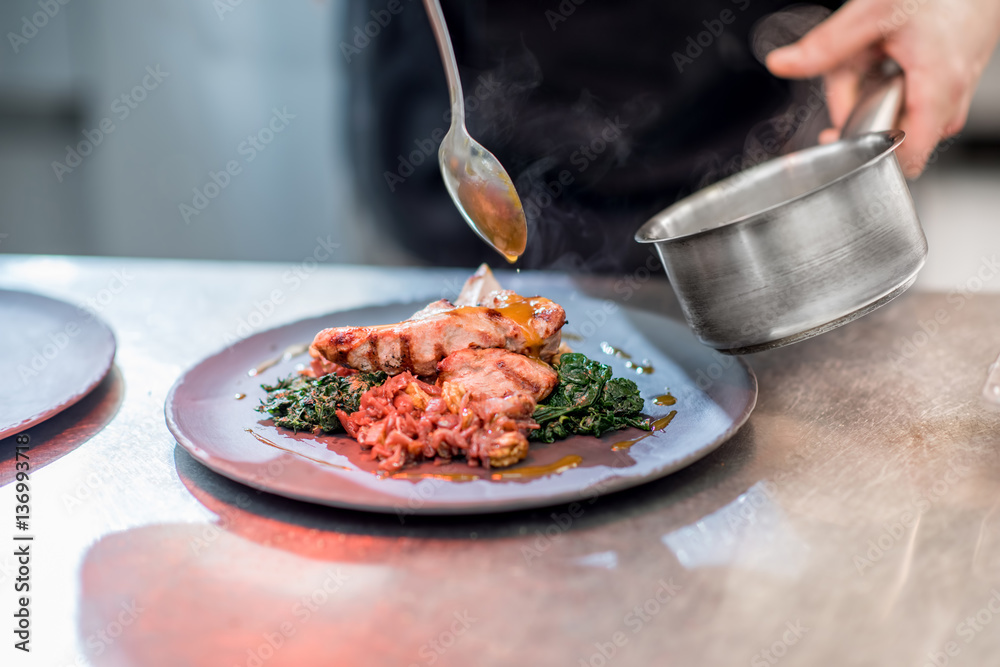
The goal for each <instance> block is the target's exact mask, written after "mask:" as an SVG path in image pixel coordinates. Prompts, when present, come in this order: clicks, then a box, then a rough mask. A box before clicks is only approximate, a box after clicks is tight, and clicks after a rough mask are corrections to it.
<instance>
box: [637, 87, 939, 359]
mask: <svg viewBox="0 0 1000 667" xmlns="http://www.w3.org/2000/svg"><path fill="white" fill-rule="evenodd" d="M902 99H903V75H902V74H901V73H900V72H899V71H898V69H896V71H895V72H888V73H885V74H883V75H882V78H881V79H879V80H878V81H876V82H875V84H874V85H871V86H869V89H868V90H867V91H866V92H865V93H864V94H863V96H862V98H861V102H860V103H859V104H858V106H857V108H856V109H855V110H854V113H852V115H851V118H850V119H849V120H848V122H847V124H846V125H845V127H844V131H843V132H842V136H841V139H840V140H839V141H837V142H834V143H832V144H827V145H824V146H816V147H813V148H808V149H805V150H801V151H797V152H795V153H791V154H789V155H785V156H783V157H780V158H777V159H774V160H771V161H769V162H765V163H763V164H759V165H756V166H754V167H752V168H750V169H748V170H746V171H743V172H741V173H738V174H736V175H734V176H731V177H729V178H727V179H725V180H722V181H720V182H718V183H715V184H714V185H711V186H709V187H707V188H705V189H703V190H701V191H699V192H697V193H695V194H694V195H692V196H690V197H687V198H686V199H683V200H681V201H679V202H677V203H676V204H674V205H672V206H670V207H669V208H667V209H665V210H663V211H661V212H660V213H658V214H657V215H656V216H654V217H653V218H652V219H651V220H649V221H648V222H647V223H646V224H645V225H643V227H642V228H641V229H640V230H639V231H638V232H637V233H636V237H635V238H636V240H637V241H638V242H640V243H652V244H654V245H655V247H656V250H657V252H658V253H659V255H660V259H661V260H662V261H663V266H664V268H665V269H666V272H667V275H668V276H669V278H670V282H671V284H672V286H673V288H674V291H675V292H676V293H677V297H678V299H679V300H680V304H681V307H682V309H683V311H684V315H685V317H686V318H687V321H688V323H689V324H690V325H691V327H692V328H693V329H694V332H695V334H696V335H697V336H698V338H699V339H700V340H701V341H702V342H703V343H705V344H706V345H709V346H711V347H714V348H716V349H718V350H720V351H722V352H726V353H729V354H746V353H750V352H758V351H761V350H766V349H769V348H773V347H779V346H781V345H787V344H789V343H794V342H797V341H800V340H804V339H806V338H810V337H812V336H815V335H817V334H820V333H823V332H825V331H829V330H830V329H833V328H836V327H838V326H840V325H842V324H845V323H847V322H850V321H851V320H853V319H856V318H858V317H861V316H862V315H864V314H866V313H868V312H870V311H872V310H874V309H875V308H878V307H879V306H881V305H883V304H885V303H886V302H888V301H890V300H891V299H893V298H894V297H896V296H898V295H899V294H901V293H902V292H903V291H904V290H906V289H907V288H908V287H909V286H910V285H911V284H913V281H914V280H915V279H916V277H917V272H918V271H919V270H920V268H921V267H922V266H923V264H924V259H925V258H926V256H927V241H926V239H925V238H924V233H923V230H922V229H921V227H920V222H919V220H917V214H916V211H915V210H914V207H913V200H912V199H911V197H910V192H909V190H908V188H907V185H906V179H905V178H904V177H903V173H902V170H901V169H900V166H899V162H898V160H897V159H896V155H895V153H894V151H895V149H896V147H897V146H899V144H900V143H901V142H902V141H903V133H902V132H901V131H898V130H891V129H889V128H891V127H892V126H893V125H895V122H896V120H897V118H898V115H899V109H900V106H901V103H902ZM874 130H887V131H877V132H876V131H874Z"/></svg>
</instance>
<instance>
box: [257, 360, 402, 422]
mask: <svg viewBox="0 0 1000 667" xmlns="http://www.w3.org/2000/svg"><path fill="white" fill-rule="evenodd" d="M387 377H388V376H387V375H386V374H385V373H382V372H377V373H358V374H357V375H352V376H350V377H340V376H337V375H332V374H331V375H324V376H323V377H319V378H314V377H309V376H305V375H297V374H296V375H290V376H288V377H286V378H284V379H282V380H278V382H277V383H276V384H274V385H266V384H262V385H261V387H262V388H263V389H264V391H266V392H267V398H265V399H263V400H262V401H261V402H260V405H259V406H257V411H258V412H266V413H268V414H270V415H271V419H273V420H274V423H275V425H276V426H280V427H282V428H287V429H291V430H293V431H316V432H319V431H325V432H327V433H333V432H335V431H340V430H343V429H342V428H341V426H340V420H339V419H337V410H338V409H340V410H343V411H344V412H346V413H348V414H350V413H352V412H356V411H357V409H358V407H359V404H360V401H361V394H363V393H365V392H366V391H368V390H369V389H371V388H372V387H377V386H378V385H380V384H382V383H383V382H385V380H386V378H387Z"/></svg>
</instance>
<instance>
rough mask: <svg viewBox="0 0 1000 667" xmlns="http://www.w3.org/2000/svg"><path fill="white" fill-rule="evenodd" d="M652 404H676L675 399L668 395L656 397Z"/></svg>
mask: <svg viewBox="0 0 1000 667" xmlns="http://www.w3.org/2000/svg"><path fill="white" fill-rule="evenodd" d="M653 403H655V404H656V405H674V404H675V403H677V399H676V398H674V397H673V396H671V395H670V394H663V395H662V396H657V397H656V398H654V399H653Z"/></svg>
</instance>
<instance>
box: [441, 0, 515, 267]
mask: <svg viewBox="0 0 1000 667" xmlns="http://www.w3.org/2000/svg"><path fill="white" fill-rule="evenodd" d="M424 7H426V9H427V15H428V17H429V18H430V21H431V26H432V27H433V28H434V36H435V38H437V43H438V48H439V49H440V50H441V61H442V62H443V63H444V73H445V76H446V77H447V78H448V92H449V94H450V96H451V128H450V129H449V130H448V134H446V135H445V136H444V140H442V141H441V148H440V149H439V150H438V162H439V163H440V164H441V175H442V176H443V177H444V184H445V187H447V188H448V194H450V195H451V198H452V200H453V201H454V202H455V206H456V207H458V211H459V213H461V214H462V217H463V218H465V221H466V222H467V223H469V227H472V231H474V232H476V234H478V235H479V237H480V238H481V239H483V240H484V241H486V243H488V244H489V245H490V246H492V247H493V248H494V249H495V250H496V251H497V252H499V253H500V254H501V255H503V256H504V257H505V258H506V259H507V261H508V262H512V263H513V262H515V261H517V258H518V257H520V256H521V254H522V253H524V248H525V246H526V245H527V241H528V225H527V222H526V221H525V219H524V209H523V208H522V207H521V200H520V198H519V197H518V196H517V191H516V190H514V184H513V183H512V182H511V180H510V176H508V175H507V172H506V171H505V170H504V168H503V166H502V165H501V164H500V162H499V161H498V160H497V159H496V157H494V156H493V154H492V153H490V152H489V151H488V150H486V149H485V148H483V146H482V145H481V144H479V143H478V142H477V141H476V140H475V139H473V138H472V137H470V136H469V131H468V130H466V129H465V101H464V100H465V98H464V97H463V95H462V80H461V79H460V78H459V76H458V63H457V62H455V50H454V49H453V48H452V45H451V37H450V36H449V35H448V26H447V25H446V24H445V22H444V13H442V11H441V3H440V2H439V0H424Z"/></svg>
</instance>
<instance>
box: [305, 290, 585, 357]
mask: <svg viewBox="0 0 1000 667" xmlns="http://www.w3.org/2000/svg"><path fill="white" fill-rule="evenodd" d="M415 317H416V319H409V320H405V321H403V322H400V323H398V324H390V325H383V326H377V327H337V328H334V329H324V330H323V331H320V332H319V333H318V334H316V338H315V339H314V340H313V344H312V347H311V348H310V353H311V354H312V355H313V356H314V357H316V356H322V357H323V358H325V359H327V360H329V361H332V362H334V363H336V364H341V365H343V366H348V367H350V368H354V369H357V370H360V371H375V370H381V371H385V372H386V373H388V374H390V375H396V374H399V373H403V372H405V371H410V372H413V373H416V374H417V375H423V376H427V375H432V374H433V373H435V372H436V371H437V365H438V362H440V361H441V360H442V359H444V358H445V357H447V356H448V355H450V354H452V353H453V352H457V351H458V350H463V349H466V348H480V349H487V348H503V349H506V350H509V351H511V352H517V353H518V354H525V355H528V356H533V357H539V358H541V359H542V360H543V361H547V360H549V359H551V358H552V356H553V355H554V354H555V353H556V351H557V350H558V349H559V343H560V339H561V337H560V333H559V331H560V329H561V328H562V326H563V324H564V323H565V321H566V313H565V311H564V310H563V309H562V307H561V306H560V305H559V304H557V303H553V302H552V301H550V300H548V299H544V298H542V297H534V298H530V299H526V298H524V297H521V296H518V295H517V294H514V293H513V292H510V291H502V290H501V291H499V292H494V293H493V294H492V295H490V297H489V299H488V300H487V302H486V303H485V304H484V305H483V306H465V307H452V308H448V307H447V305H446V304H444V303H442V302H435V303H433V304H431V305H430V306H428V307H427V308H425V309H423V310H421V311H419V312H418V313H417V314H416V315H415Z"/></svg>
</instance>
